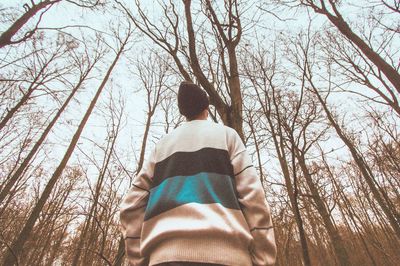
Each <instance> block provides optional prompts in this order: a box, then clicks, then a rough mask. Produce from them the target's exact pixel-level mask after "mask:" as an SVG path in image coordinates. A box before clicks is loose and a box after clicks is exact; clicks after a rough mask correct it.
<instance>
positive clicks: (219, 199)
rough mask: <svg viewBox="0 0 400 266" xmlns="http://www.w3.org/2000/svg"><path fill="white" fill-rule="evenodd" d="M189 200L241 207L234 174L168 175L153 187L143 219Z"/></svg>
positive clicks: (231, 207)
mask: <svg viewBox="0 0 400 266" xmlns="http://www.w3.org/2000/svg"><path fill="white" fill-rule="evenodd" d="M187 203H201V204H211V203H219V204H221V205H223V206H224V207H226V208H230V209H240V207H239V203H238V201H237V197H236V193H235V186H234V184H233V179H232V177H230V176H227V175H221V174H215V173H205V172H202V173H198V174H196V175H192V176H175V177H171V178H167V179H165V180H164V181H163V182H162V183H161V184H160V185H158V186H156V187H154V188H152V189H151V190H150V198H149V201H148V204H147V208H146V214H145V217H144V219H145V220H148V219H150V218H152V217H154V216H156V215H158V214H160V213H163V212H166V211H168V210H171V209H173V208H176V207H179V206H181V205H183V204H187Z"/></svg>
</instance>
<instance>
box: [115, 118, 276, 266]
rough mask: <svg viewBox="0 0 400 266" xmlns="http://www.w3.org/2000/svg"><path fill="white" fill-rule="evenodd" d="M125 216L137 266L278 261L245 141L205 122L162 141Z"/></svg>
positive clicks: (242, 265)
mask: <svg viewBox="0 0 400 266" xmlns="http://www.w3.org/2000/svg"><path fill="white" fill-rule="evenodd" d="M120 219H121V228H122V233H123V235H124V238H125V246H126V255H127V258H128V260H129V263H130V265H155V264H158V263H162V262H171V261H188V262H204V263H216V264H222V265H234V266H247V265H271V264H274V262H275V254H276V247H275V239H274V231H273V228H272V221H271V216H270V210H269V207H268V204H267V202H266V201H265V197H264V191H263V189H262V185H261V182H260V180H259V178H258V176H257V173H256V170H255V168H254V167H253V166H252V163H251V160H250V158H249V156H248V154H247V151H246V149H245V146H244V145H243V142H242V141H241V139H240V137H239V135H238V134H237V133H236V131H235V130H233V129H231V128H229V127H226V126H223V125H219V124H216V123H213V122H209V121H206V120H193V121H189V122H186V123H184V124H183V125H181V126H180V127H178V128H176V129H175V130H174V131H172V132H171V133H169V134H168V135H166V136H165V137H163V138H162V139H161V140H160V141H159V142H158V143H157V145H156V147H155V148H154V150H153V151H152V152H151V155H150V157H149V159H148V160H147V161H146V163H145V164H144V166H143V168H142V169H141V171H140V173H139V174H138V175H137V176H136V177H135V180H134V182H133V186H132V188H131V189H130V190H129V192H128V193H127V195H126V196H125V197H124V199H123V201H122V204H121V208H120Z"/></svg>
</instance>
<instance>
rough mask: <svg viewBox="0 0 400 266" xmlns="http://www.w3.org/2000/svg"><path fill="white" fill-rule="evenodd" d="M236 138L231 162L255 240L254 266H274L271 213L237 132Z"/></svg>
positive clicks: (237, 188) (233, 143) (240, 200)
mask: <svg viewBox="0 0 400 266" xmlns="http://www.w3.org/2000/svg"><path fill="white" fill-rule="evenodd" d="M233 135H234V137H233V138H231V143H230V155H231V163H232V166H233V172H234V175H235V182H236V190H237V193H238V200H239V204H240V206H241V208H242V212H243V214H244V217H245V219H246V221H247V224H248V226H249V229H250V233H251V235H252V236H253V240H254V241H253V242H252V244H251V246H250V253H251V256H252V261H253V265H257V266H261V265H273V264H274V263H275V258H276V245H275V236H274V229H273V226H272V219H271V212H270V209H269V206H268V203H267V201H266V199H265V193H264V190H263V188H262V184H261V181H260V178H259V176H258V174H257V171H256V169H255V168H254V166H253V164H252V161H251V158H250V156H249V155H248V153H247V150H246V147H245V146H244V144H243V142H242V140H241V139H240V137H239V135H238V134H237V133H236V131H235V132H234V134H233Z"/></svg>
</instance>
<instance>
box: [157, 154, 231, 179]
mask: <svg viewBox="0 0 400 266" xmlns="http://www.w3.org/2000/svg"><path fill="white" fill-rule="evenodd" d="M201 172H208V173H217V174H221V175H227V176H232V177H233V168H232V164H231V161H230V159H229V154H228V151H226V150H222V149H216V148H203V149H201V150H198V151H194V152H176V153H174V154H172V155H170V156H169V157H167V158H166V159H164V160H162V161H160V162H158V163H156V165H155V167H154V175H153V186H154V187H155V186H158V185H159V184H161V182H163V181H164V180H165V179H166V178H169V177H174V176H190V175H195V174H198V173H201Z"/></svg>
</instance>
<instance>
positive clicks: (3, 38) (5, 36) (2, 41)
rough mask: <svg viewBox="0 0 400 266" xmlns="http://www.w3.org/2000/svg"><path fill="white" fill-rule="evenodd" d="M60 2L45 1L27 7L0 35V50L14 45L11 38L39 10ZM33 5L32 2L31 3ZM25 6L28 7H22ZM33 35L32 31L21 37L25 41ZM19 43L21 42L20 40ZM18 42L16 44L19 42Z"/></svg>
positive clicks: (56, 0)
mask: <svg viewBox="0 0 400 266" xmlns="http://www.w3.org/2000/svg"><path fill="white" fill-rule="evenodd" d="M60 1H61V0H53V1H50V0H45V1H42V2H40V3H39V4H37V5H35V4H32V6H31V7H28V8H27V9H28V10H27V11H26V12H25V13H24V14H23V15H22V16H21V17H20V18H19V19H17V20H16V21H15V22H14V23H13V24H12V25H11V27H10V28H8V29H7V30H6V31H5V32H3V33H2V34H1V35H0V48H3V47H4V46H6V45H9V44H12V43H14V42H13V41H12V40H11V39H12V37H13V36H14V35H15V34H17V32H18V31H19V30H20V29H21V28H22V27H23V26H24V25H25V24H26V23H27V22H28V21H29V20H30V19H31V18H33V17H34V16H35V15H36V13H37V12H39V11H40V10H42V9H44V8H46V7H48V6H51V5H53V4H55V3H57V2H60ZM31 2H32V3H33V1H31ZM26 6H28V5H27V4H26V5H24V7H25V8H26ZM33 33H34V31H31V32H28V33H27V34H25V36H24V37H23V40H24V39H27V38H28V37H30V36H32V35H33ZM20 41H21V40H20ZM20 41H18V42H20Z"/></svg>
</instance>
